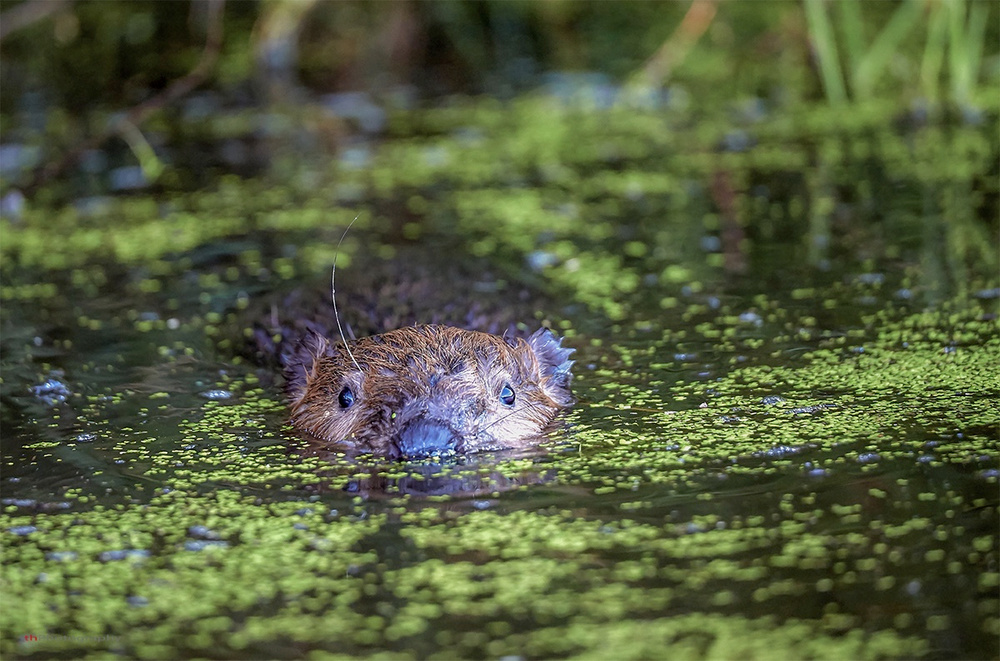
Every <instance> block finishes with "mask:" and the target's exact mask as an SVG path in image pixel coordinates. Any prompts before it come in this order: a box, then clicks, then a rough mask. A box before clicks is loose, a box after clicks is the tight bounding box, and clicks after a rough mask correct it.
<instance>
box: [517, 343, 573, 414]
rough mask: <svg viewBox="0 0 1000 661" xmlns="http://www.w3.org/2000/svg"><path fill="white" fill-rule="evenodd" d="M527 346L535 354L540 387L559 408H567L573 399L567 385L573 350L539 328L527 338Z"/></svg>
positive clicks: (570, 377)
mask: <svg viewBox="0 0 1000 661" xmlns="http://www.w3.org/2000/svg"><path fill="white" fill-rule="evenodd" d="M528 346H530V347H531V349H532V351H534V352H535V357H536V358H537V359H538V368H539V369H540V370H541V372H542V387H543V388H544V389H545V391H546V392H547V393H548V395H549V396H550V397H551V398H552V399H553V400H555V401H556V402H557V403H558V404H559V405H560V406H569V405H570V404H571V403H572V402H573V397H572V395H570V392H569V384H570V381H571V380H572V379H573V374H572V373H571V372H570V368H572V367H573V363H574V362H575V361H572V360H570V359H569V355H570V354H571V353H573V351H574V350H573V349H571V348H569V347H564V346H563V345H562V338H559V337H556V336H555V335H553V333H552V331H550V330H549V329H548V328H539V329H538V330H537V331H535V332H534V333H532V334H531V337H529V338H528Z"/></svg>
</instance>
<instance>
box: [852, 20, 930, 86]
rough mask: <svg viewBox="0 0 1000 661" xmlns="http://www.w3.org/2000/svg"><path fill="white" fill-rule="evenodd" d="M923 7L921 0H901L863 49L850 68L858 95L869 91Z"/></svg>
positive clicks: (914, 23) (915, 21)
mask: <svg viewBox="0 0 1000 661" xmlns="http://www.w3.org/2000/svg"><path fill="white" fill-rule="evenodd" d="M923 9H924V2H923V1H922V0H905V2H903V3H902V4H901V5H899V8H897V9H896V11H895V12H894V13H893V15H892V18H890V19H889V22H888V23H887V24H886V26H885V27H884V28H882V31H881V32H880V33H879V34H878V36H877V37H875V41H874V42H872V45H871V48H869V49H868V52H866V53H865V55H864V57H863V58H862V60H861V62H860V63H859V64H858V68H857V70H856V71H855V72H854V78H853V83H854V85H853V87H854V89H855V90H856V92H857V98H858V99H862V98H868V97H870V96H871V95H872V92H873V91H874V87H875V83H877V82H878V78H879V76H880V75H881V74H882V72H883V71H884V70H885V69H886V68H887V66H888V64H889V62H890V60H891V59H892V57H893V55H894V54H895V53H896V51H897V49H898V47H899V44H900V42H901V41H902V40H903V37H905V36H906V34H907V33H908V32H909V31H910V30H912V29H913V26H914V25H916V23H917V21H918V20H919V18H920V16H921V14H922V13H923Z"/></svg>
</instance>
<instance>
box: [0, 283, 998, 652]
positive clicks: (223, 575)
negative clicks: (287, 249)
mask: <svg viewBox="0 0 1000 661" xmlns="http://www.w3.org/2000/svg"><path fill="white" fill-rule="evenodd" d="M981 308H982V306H981V305H979V304H977V303H976V302H970V303H967V304H965V305H963V306H958V305H956V306H955V307H954V309H952V310H950V311H941V312H933V313H931V312H927V313H917V314H913V313H901V312H899V311H895V312H893V311H891V310H890V311H886V312H877V313H873V314H872V315H871V319H870V320H869V322H870V323H869V324H868V327H867V330H866V329H860V330H858V331H856V332H853V333H851V334H850V337H848V336H847V335H829V336H827V337H825V338H822V337H821V338H819V339H818V341H813V342H805V341H804V340H803V339H802V338H801V336H798V337H797V340H796V342H794V343H793V342H790V341H787V342H785V341H783V340H782V338H780V337H779V338H776V339H774V340H773V341H771V342H769V344H770V349H772V350H773V351H772V352H770V353H769V352H767V351H753V350H752V348H753V347H754V346H756V343H755V342H754V341H753V338H752V337H749V336H746V335H745V334H744V336H743V337H741V336H740V334H739V333H737V334H732V333H730V332H729V331H728V330H727V329H731V328H733V325H732V322H733V320H734V318H733V317H732V316H731V315H730V311H729V310H727V309H721V310H719V311H717V313H716V315H715V317H714V319H713V320H712V321H711V322H710V323H704V324H700V325H699V326H698V328H699V329H700V331H698V332H697V333H695V332H689V333H688V335H687V337H686V340H687V341H688V342H690V343H691V344H696V343H697V342H695V341H694V338H692V337H691V336H692V335H694V334H700V335H701V336H702V337H704V338H709V337H717V338H723V337H727V338H729V339H722V340H717V341H716V343H715V345H714V347H713V350H714V351H716V352H717V353H718V354H719V355H724V356H726V357H728V358H729V359H730V360H729V362H730V363H732V366H731V367H728V368H725V369H713V368H711V367H708V371H709V372H712V375H711V376H708V375H706V365H704V364H702V365H699V366H698V367H696V368H695V369H686V368H684V367H683V365H684V363H685V362H687V363H691V362H697V361H698V360H699V358H698V357H697V356H694V355H678V354H677V353H676V347H677V344H678V340H677V338H676V336H675V335H676V332H677V331H674V330H669V329H663V328H661V329H655V330H654V329H650V328H644V330H643V331H642V333H641V335H645V336H648V335H650V334H651V333H652V334H657V333H659V334H662V336H661V338H660V339H655V340H650V341H635V342H631V343H630V342H622V343H620V344H614V345H611V346H607V345H603V346H600V347H594V346H587V347H581V349H580V354H581V356H580V358H581V365H582V369H581V370H580V371H579V374H578V379H577V392H578V394H579V396H580V399H581V404H580V405H579V406H578V407H577V408H576V409H575V410H574V411H573V412H572V414H571V415H570V416H569V418H568V420H567V429H565V430H563V431H562V432H560V433H559V434H556V435H555V436H554V438H553V439H552V444H551V446H550V447H549V448H547V451H546V452H544V453H541V454H539V455H537V456H534V457H520V458H513V459H510V458H503V457H497V458H490V457H486V458H483V459H481V460H479V461H470V462H468V463H466V464H458V465H453V466H445V467H435V466H433V465H424V466H422V467H415V466H407V465H396V464H392V465H385V464H382V465H379V464H371V463H368V464H366V463H365V462H363V461H362V462H352V461H348V460H346V459H340V460H337V459H336V458H334V459H333V460H332V462H331V459H330V458H329V457H326V458H323V459H321V458H319V457H317V456H314V455H311V454H310V453H308V452H294V451H292V452H290V451H289V450H288V449H287V446H289V445H291V446H293V447H299V448H300V449H302V446H301V443H300V442H298V441H297V440H296V439H295V438H294V437H292V436H290V435H289V434H288V433H282V432H280V431H279V429H278V426H277V425H278V424H279V422H278V421H279V420H280V412H281V410H282V409H283V405H282V404H281V403H280V402H279V401H276V399H275V398H274V394H273V392H270V391H269V390H267V389H265V388H262V387H260V384H258V383H256V379H255V377H254V376H253V375H252V374H250V373H243V374H239V375H230V376H228V377H227V378H226V379H225V380H223V381H220V382H219V383H218V384H215V385H216V386H217V387H216V388H214V389H207V390H206V391H204V392H202V393H201V397H202V401H203V403H202V404H200V405H196V406H193V405H191V404H189V403H188V404H183V405H180V406H179V408H180V409H182V410H183V416H184V417H181V418H179V420H178V421H177V423H176V426H177V430H178V431H177V435H178V438H175V439H169V440H168V441H166V442H165V441H164V440H163V439H159V440H157V439H154V438H148V437H146V436H144V435H143V434H142V433H137V432H136V430H132V429H126V428H116V427H115V423H113V422H112V423H102V420H115V419H116V417H115V416H114V415H113V414H109V412H108V407H111V408H113V407H114V406H115V404H108V403H104V402H101V403H97V404H94V405H92V406H91V408H88V407H86V406H84V407H83V410H82V412H81V414H80V416H81V418H85V419H86V422H87V428H88V429H90V430H91V431H90V433H91V434H94V436H95V437H96V438H97V439H105V440H106V444H105V446H104V447H103V449H102V450H100V451H99V452H105V453H107V455H108V456H115V457H117V458H118V460H120V461H121V463H120V464H118V465H117V466H113V465H111V462H109V461H107V459H105V460H104V461H105V462H106V464H107V465H106V466H105V467H104V470H103V471H95V475H94V476H93V477H92V478H90V479H87V480H85V481H84V485H85V486H84V487H82V488H81V487H80V486H76V487H70V488H65V489H63V490H62V491H61V494H60V495H57V496H55V498H49V499H45V500H43V499H39V498H29V497H10V496H9V494H10V493H11V492H12V491H17V490H19V488H18V486H17V485H19V484H20V483H16V485H15V486H13V487H12V485H11V484H10V481H9V480H8V483H7V484H6V485H5V489H4V494H5V496H6V497H5V500H4V503H3V504H4V512H3V515H2V516H0V528H2V535H3V548H4V551H3V553H4V560H3V594H4V598H5V600H7V603H8V604H10V603H16V604H18V607H17V608H5V609H3V613H2V615H0V617H2V618H3V630H4V632H5V636H4V639H3V642H2V645H3V650H4V653H5V655H10V656H12V657H18V658H78V657H80V656H82V657H84V658H91V657H92V658H99V657H100V658H104V656H105V655H106V654H107V652H109V651H110V652H112V653H113V654H116V655H122V656H126V657H136V658H150V659H153V658H168V657H169V658H176V657H184V656H222V657H226V658H229V657H233V658H238V657H247V658H259V657H268V658H298V657H301V656H306V655H308V656H309V657H310V658H320V659H322V658H343V657H345V656H351V655H359V656H371V655H374V656H378V655H380V654H382V655H386V656H388V657H391V658H435V657H438V656H440V657H442V658H445V657H448V658H453V657H455V656H459V657H501V656H505V655H511V654H513V655H523V656H525V657H527V658H546V657H562V656H570V657H575V658H595V659H597V658H621V659H627V658H635V659H640V658H656V657H659V656H661V655H662V654H663V653H664V652H665V651H669V654H670V656H671V657H677V658H719V659H729V658H760V659H764V658H773V656H774V654H775V653H776V651H780V654H781V656H783V657H787V658H909V657H915V656H944V657H955V656H961V657H970V658H971V657H983V658H985V657H989V656H992V655H993V654H994V652H995V651H996V640H997V635H998V634H1000V628H998V627H1000V619H998V600H997V592H998V589H1000V571H998V548H997V537H996V525H997V523H996V522H997V507H998V498H997V461H998V457H1000V451H998V450H1000V448H998V444H997V439H996V435H995V432H996V429H997V424H998V422H1000V407H998V397H997V395H998V392H1000V376H998V372H997V370H996V365H997V362H998V358H1000V332H998V327H997V322H996V321H995V319H994V318H992V315H989V314H987V315H985V316H984V314H983V312H982V309H981ZM785 314H786V313H784V312H782V311H781V310H779V309H777V308H775V307H774V306H771V312H770V313H766V314H764V315H762V316H763V317H764V318H770V320H771V321H772V322H774V321H775V319H776V318H777V317H782V316H783V315H785ZM797 321H798V322H801V321H802V320H801V319H799V320H797ZM740 323H741V322H739V321H738V319H737V324H736V325H737V326H738V325H739V324H740ZM786 340H791V338H786ZM703 346H704V347H706V348H707V347H709V346H710V345H709V344H707V343H704V344H703ZM793 346H796V347H798V348H799V349H801V348H802V347H803V346H808V347H809V348H807V349H805V350H799V351H796V352H795V353H796V355H795V357H794V359H792V360H773V359H772V358H773V355H774V354H778V353H781V352H782V351H789V350H791V348H792V347H793ZM744 349H750V350H749V351H746V352H744V351H743V350H744ZM723 362H726V361H723ZM783 363H784V364H783ZM178 369H181V368H178ZM182 371H183V370H182ZM135 396H138V395H133V397H135ZM141 397H142V398H144V399H145V401H146V406H145V407H143V408H145V409H148V410H149V411H151V412H152V411H156V410H158V409H159V410H161V411H163V412H164V413H166V412H167V409H168V407H169V406H171V402H170V400H171V399H173V397H172V396H170V395H167V394H166V393H165V392H160V393H151V394H145V395H142V396H141ZM102 425H103V426H102ZM87 440H88V439H83V441H84V442H81V439H79V438H77V439H76V441H77V442H76V445H75V448H79V447H81V446H83V445H86V441H87ZM97 442H98V444H100V441H97ZM75 448H74V447H69V448H68V447H67V446H66V445H65V443H63V442H60V441H48V442H45V441H42V442H36V443H33V444H31V447H30V450H31V452H33V453H34V454H33V456H32V457H31V458H30V459H24V458H22V459H21V462H25V461H27V463H29V464H36V465H45V464H46V463H47V462H51V461H59V460H61V461H69V460H70V459H68V458H67V455H68V454H72V453H73V450H74V449H75ZM98 463H99V462H98ZM7 468H8V470H9V468H10V467H9V466H8V467H7ZM21 469H22V470H23V465H22V466H21ZM19 472H21V471H20V470H19ZM101 472H105V473H111V474H114V473H116V472H117V473H118V475H117V478H118V479H117V481H116V480H115V479H111V478H108V480H105V481H102V480H101V476H100V475H99V474H98V473H101ZM8 475H9V473H8ZM435 475H439V476H443V479H445V480H448V479H452V480H455V479H457V480H461V481H462V482H461V483H462V484H463V485H465V486H468V485H470V484H472V485H474V487H473V491H474V493H471V492H464V493H463V492H462V489H458V490H457V493H448V492H447V490H445V492H444V493H442V494H441V495H438V496H429V497H428V496H426V493H424V494H422V493H421V492H420V490H419V488H413V486H412V485H413V484H414V483H419V482H421V481H422V480H428V479H435ZM407 481H409V482H407ZM372 484H377V485H378V487H377V489H376V490H377V491H378V493H373V492H370V491H369V490H368V487H366V486H365V485H372ZM403 484H409V485H410V486H408V487H402V486H401V485H403ZM24 491H25V493H27V492H28V491H30V489H29V488H27V487H25V488H24ZM57 491H58V489H57ZM123 496H124V497H123ZM23 635H35V636H37V638H38V640H31V641H23V640H19V637H20V636H23ZM60 636H64V637H60ZM98 636H106V637H107V638H104V639H98V638H88V637H98ZM81 641H84V642H81ZM88 641H89V642H88Z"/></svg>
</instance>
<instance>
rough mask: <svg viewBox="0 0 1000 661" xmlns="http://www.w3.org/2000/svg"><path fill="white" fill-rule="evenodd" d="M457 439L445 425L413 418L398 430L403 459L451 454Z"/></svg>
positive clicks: (455, 446) (456, 446)
mask: <svg viewBox="0 0 1000 661" xmlns="http://www.w3.org/2000/svg"><path fill="white" fill-rule="evenodd" d="M458 440H459V439H458V437H457V436H456V435H455V433H454V432H453V431H452V430H451V429H449V428H448V427H447V426H446V425H443V424H441V423H439V422H431V421H429V420H415V421H414V422H411V423H410V424H409V425H407V426H406V427H404V428H403V430H402V431H401V432H399V451H400V453H401V454H402V455H403V458H404V459H423V458H426V457H431V456H434V455H446V454H453V453H454V452H455V451H456V450H457V448H458Z"/></svg>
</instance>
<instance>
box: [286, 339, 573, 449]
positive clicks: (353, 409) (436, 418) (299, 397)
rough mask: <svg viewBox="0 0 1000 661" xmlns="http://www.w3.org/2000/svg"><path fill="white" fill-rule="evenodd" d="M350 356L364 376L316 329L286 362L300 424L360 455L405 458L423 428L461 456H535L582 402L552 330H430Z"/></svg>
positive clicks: (362, 344)
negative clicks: (558, 419) (513, 452)
mask: <svg viewBox="0 0 1000 661" xmlns="http://www.w3.org/2000/svg"><path fill="white" fill-rule="evenodd" d="M350 348H351V352H352V353H353V355H354V358H355V359H356V360H357V363H358V366H360V368H361V369H360V370H359V369H358V366H356V365H355V364H354V361H352V360H351V357H350V356H349V355H348V353H347V351H345V349H344V345H343V344H341V343H339V342H335V341H333V340H330V339H329V338H328V337H327V336H326V335H325V334H322V333H319V332H316V331H315V330H309V329H307V331H306V332H305V334H304V336H303V337H302V339H301V340H300V341H299V342H298V343H297V344H296V345H295V346H294V348H293V349H292V350H291V351H287V350H286V351H285V352H283V355H282V356H281V362H282V363H283V365H284V373H285V378H286V382H287V383H286V389H287V393H288V396H289V399H290V402H291V421H292V424H293V425H294V426H295V427H297V428H299V429H301V430H303V431H305V432H307V433H309V434H311V435H313V436H315V437H317V438H319V439H322V440H325V441H328V442H331V443H338V444H343V445H344V446H345V447H346V448H349V449H352V450H356V451H359V452H370V453H372V454H376V455H379V456H386V457H390V458H398V457H401V456H405V455H406V452H405V450H404V449H403V445H404V444H403V442H402V441H401V439H402V438H403V437H404V436H405V435H406V434H407V430H412V429H413V428H414V426H415V425H426V426H430V427H432V428H434V429H442V430H447V434H448V435H450V437H451V438H452V440H451V441H450V445H451V450H452V451H453V452H455V453H471V452H481V451H485V450H500V449H510V448H525V447H530V446H531V445H534V444H536V443H537V442H538V441H539V440H540V437H541V436H542V434H543V433H544V432H545V431H546V429H547V428H548V427H549V426H550V424H551V423H552V421H553V419H554V418H555V416H556V414H557V413H558V411H559V410H560V409H562V408H564V407H567V406H569V405H570V404H572V402H573V398H572V395H571V393H570V381H571V374H570V368H571V367H572V365H573V361H572V360H570V359H569V355H570V353H571V352H572V349H568V348H564V347H562V346H561V340H559V339H557V338H556V337H555V336H554V335H553V334H552V333H551V332H550V331H548V330H547V329H541V330H539V331H537V332H535V333H534V334H532V335H530V336H529V337H527V338H522V337H511V338H504V337H500V336H497V335H492V334H489V333H484V332H479V331H474V330H463V329H460V328H456V327H453V326H444V325H435V324H427V325H417V326H408V327H404V328H400V329H397V330H392V331H388V332H386V333H382V334H379V335H372V336H369V337H364V338H361V339H359V340H356V341H353V342H351V343H350ZM345 392H349V393H350V397H349V398H345V397H346V396H345V395H344V393H345ZM511 393H513V397H511ZM511 400H513V401H511ZM345 404H347V406H345ZM442 433H444V432H442Z"/></svg>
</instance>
